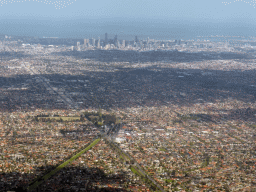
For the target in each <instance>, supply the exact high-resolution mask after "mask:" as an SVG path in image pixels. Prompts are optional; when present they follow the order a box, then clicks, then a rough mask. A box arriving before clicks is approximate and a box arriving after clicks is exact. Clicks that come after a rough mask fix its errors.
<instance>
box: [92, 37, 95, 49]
mask: <svg viewBox="0 0 256 192" xmlns="http://www.w3.org/2000/svg"><path fill="white" fill-rule="evenodd" d="M92 46H93V47H95V39H94V38H92Z"/></svg>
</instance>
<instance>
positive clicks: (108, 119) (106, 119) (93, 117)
mask: <svg viewBox="0 0 256 192" xmlns="http://www.w3.org/2000/svg"><path fill="white" fill-rule="evenodd" d="M83 115H84V117H85V118H87V119H88V120H89V121H91V122H92V123H93V124H95V125H96V126H102V125H112V124H114V125H116V124H118V123H119V121H118V118H117V117H116V116H115V115H114V114H102V113H101V111H98V112H88V111H86V112H84V113H83Z"/></svg>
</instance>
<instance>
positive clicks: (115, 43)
mask: <svg viewBox="0 0 256 192" xmlns="http://www.w3.org/2000/svg"><path fill="white" fill-rule="evenodd" d="M114 45H115V46H117V35H115V37H114Z"/></svg>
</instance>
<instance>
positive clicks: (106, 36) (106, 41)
mask: <svg viewBox="0 0 256 192" xmlns="http://www.w3.org/2000/svg"><path fill="white" fill-rule="evenodd" d="M107 44H108V33H105V45H107Z"/></svg>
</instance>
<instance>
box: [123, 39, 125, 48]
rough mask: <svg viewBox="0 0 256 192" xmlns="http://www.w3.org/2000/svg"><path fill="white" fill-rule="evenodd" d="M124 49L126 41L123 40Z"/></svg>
mask: <svg viewBox="0 0 256 192" xmlns="http://www.w3.org/2000/svg"><path fill="white" fill-rule="evenodd" d="M123 48H125V40H123Z"/></svg>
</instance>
